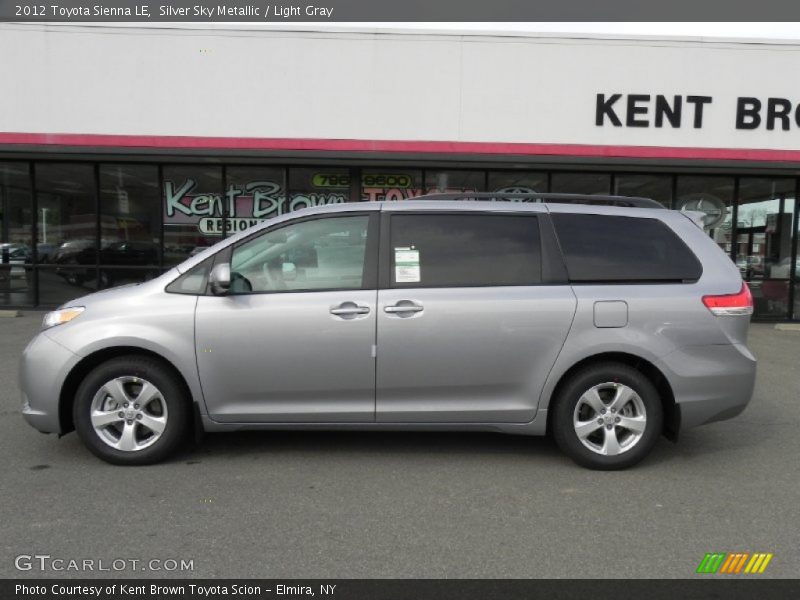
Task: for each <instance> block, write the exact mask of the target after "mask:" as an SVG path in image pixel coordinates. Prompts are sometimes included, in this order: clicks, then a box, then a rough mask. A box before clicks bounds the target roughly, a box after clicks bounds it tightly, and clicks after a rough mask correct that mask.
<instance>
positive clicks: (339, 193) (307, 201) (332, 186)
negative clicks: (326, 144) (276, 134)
mask: <svg viewBox="0 0 800 600" xmlns="http://www.w3.org/2000/svg"><path fill="white" fill-rule="evenodd" d="M289 194H290V197H289V203H288V205H284V207H283V212H291V211H293V210H299V209H301V208H306V207H309V206H320V205H323V204H341V203H342V202H349V201H350V169H339V168H331V167H311V168H302V169H289Z"/></svg>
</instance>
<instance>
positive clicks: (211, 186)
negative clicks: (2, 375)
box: [0, 23, 800, 320]
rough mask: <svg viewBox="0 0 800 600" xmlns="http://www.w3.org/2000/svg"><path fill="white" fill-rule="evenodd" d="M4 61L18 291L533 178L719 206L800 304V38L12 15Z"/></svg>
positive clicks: (148, 267)
mask: <svg viewBox="0 0 800 600" xmlns="http://www.w3.org/2000/svg"><path fill="white" fill-rule="evenodd" d="M0 56H3V57H6V59H5V60H3V61H0V77H2V81H3V84H4V85H3V93H2V94H0V307H49V306H55V305H58V304H60V303H62V302H65V301H67V300H69V299H71V298H74V297H76V296H81V295H84V294H86V293H89V292H91V291H94V290H96V289H102V288H104V287H109V286H112V285H119V284H122V283H127V282H133V281H141V280H144V279H148V278H151V277H153V276H155V275H157V274H158V273H160V272H163V271H164V270H166V269H168V268H169V267H170V266H172V265H174V264H177V263H178V262H180V261H182V260H183V259H185V258H186V257H188V256H190V255H191V254H193V253H196V252H197V251H198V249H200V248H204V247H206V246H208V245H211V244H213V243H215V242H216V241H218V240H220V239H222V238H223V237H224V236H225V235H229V234H230V233H231V232H235V231H240V230H242V229H244V228H246V227H249V226H251V225H253V224H255V223H258V222H261V221H263V220H265V219H269V218H271V217H274V216H276V215H280V214H284V213H286V212H289V211H293V210H297V209H298V208H302V207H306V206H315V205H320V204H328V203H339V202H369V201H375V200H384V199H385V200H398V201H402V200H403V199H406V198H409V197H413V196H416V195H420V194H422V193H425V192H430V191H503V193H505V194H509V193H513V192H517V193H519V192H523V191H524V192H570V193H572V192H575V193H586V194H608V193H614V194H623V195H636V196H647V197H650V198H654V199H656V200H658V201H659V202H662V203H663V204H664V205H665V206H667V207H670V208H676V209H690V210H699V211H702V212H704V213H705V225H706V229H707V231H708V234H709V235H710V236H712V237H713V239H714V240H715V241H716V242H717V243H718V244H719V245H720V247H721V248H723V250H724V251H725V252H726V253H727V254H729V256H730V257H731V260H732V261H734V262H735V263H736V264H737V265H738V266H739V269H740V271H741V272H742V275H743V277H744V278H745V279H746V280H747V281H748V282H749V284H750V287H751V289H752V291H753V295H754V298H755V305H756V318H757V319H761V320H800V279H799V278H800V260H799V259H798V241H797V240H798V235H797V231H798V206H797V202H796V198H797V197H798V186H800V87H799V86H798V85H797V83H796V80H795V78H794V74H795V73H796V71H797V65H798V64H800V43H798V42H781V41H752V40H750V41H743V40H715V41H709V40H705V39H699V38H665V37H646V38H645V37H630V36H605V37H604V36H587V35H580V36H577V35H576V36H565V35H558V36H554V35H544V34H541V35H540V34H518V33H514V34H508V33H506V34H504V33H491V34H489V33H481V34H475V33H459V32H456V31H433V30H431V31H424V32H420V31H415V32H410V31H402V30H387V29H383V30H380V31H378V30H368V29H359V30H353V29H350V30H348V29H347V28H338V29H336V28H334V29H331V28H326V29H320V28H316V30H315V28H314V27H313V26H312V25H309V26H307V27H306V28H305V29H303V30H297V29H295V30H288V29H276V28H272V29H265V28H259V27H257V26H255V25H240V26H236V25H230V24H227V25H215V26H208V25H207V26H201V25H187V24H184V25H175V26H159V27H147V28H144V27H135V26H109V25H105V26H96V25H91V26H89V25H87V26H75V25H41V24H9V23H5V24H0ZM9 58H10V59H9Z"/></svg>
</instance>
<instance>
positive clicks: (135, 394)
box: [89, 376, 168, 452]
mask: <svg viewBox="0 0 800 600" xmlns="http://www.w3.org/2000/svg"><path fill="white" fill-rule="evenodd" d="M90 411H91V412H90V415H89V418H90V420H91V423H92V427H94V431H95V433H96V434H97V436H98V437H99V438H100V439H101V440H102V441H103V442H104V443H106V444H107V445H109V446H111V447H112V448H115V449H117V450H121V451H123V452H136V451H138V450H142V449H144V448H147V447H149V446H152V445H153V444H154V443H155V442H156V441H158V439H159V438H160V437H161V435H162V434H163V433H164V429H165V428H166V426H167V416H168V415H167V403H166V402H165V401H164V397H163V396H162V394H161V392H160V391H159V389H158V388H157V387H156V386H155V385H153V384H152V383H150V382H149V381H147V380H145V379H142V378H141V377H135V376H123V377H115V378H114V379H111V380H110V381H107V382H106V383H105V384H104V385H103V386H102V387H101V388H100V389H99V390H97V393H96V394H95V395H94V398H93V399H92V404H91V409H90Z"/></svg>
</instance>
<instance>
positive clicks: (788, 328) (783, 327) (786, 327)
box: [775, 323, 800, 331]
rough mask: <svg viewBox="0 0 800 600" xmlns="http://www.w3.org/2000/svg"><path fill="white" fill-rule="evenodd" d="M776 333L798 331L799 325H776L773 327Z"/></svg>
mask: <svg viewBox="0 0 800 600" xmlns="http://www.w3.org/2000/svg"><path fill="white" fill-rule="evenodd" d="M775 329H777V330H778V331H800V323H778V324H777V325H775Z"/></svg>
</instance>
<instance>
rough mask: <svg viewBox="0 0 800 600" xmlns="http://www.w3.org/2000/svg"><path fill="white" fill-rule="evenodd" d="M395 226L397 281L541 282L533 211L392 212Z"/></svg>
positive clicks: (393, 251)
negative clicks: (403, 213) (481, 212)
mask: <svg viewBox="0 0 800 600" xmlns="http://www.w3.org/2000/svg"><path fill="white" fill-rule="evenodd" d="M391 229H392V230H391V248H390V252H391V269H392V270H391V278H392V279H391V281H392V286H393V287H452V286H464V287H467V286H498V285H536V284H538V283H540V282H541V251H540V246H539V224H538V220H537V219H536V217H534V216H527V215H526V216H515V215H514V216H512V215H486V214H480V215H442V214H438V215H437V214H427V215H394V216H393V217H392V221H391Z"/></svg>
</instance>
